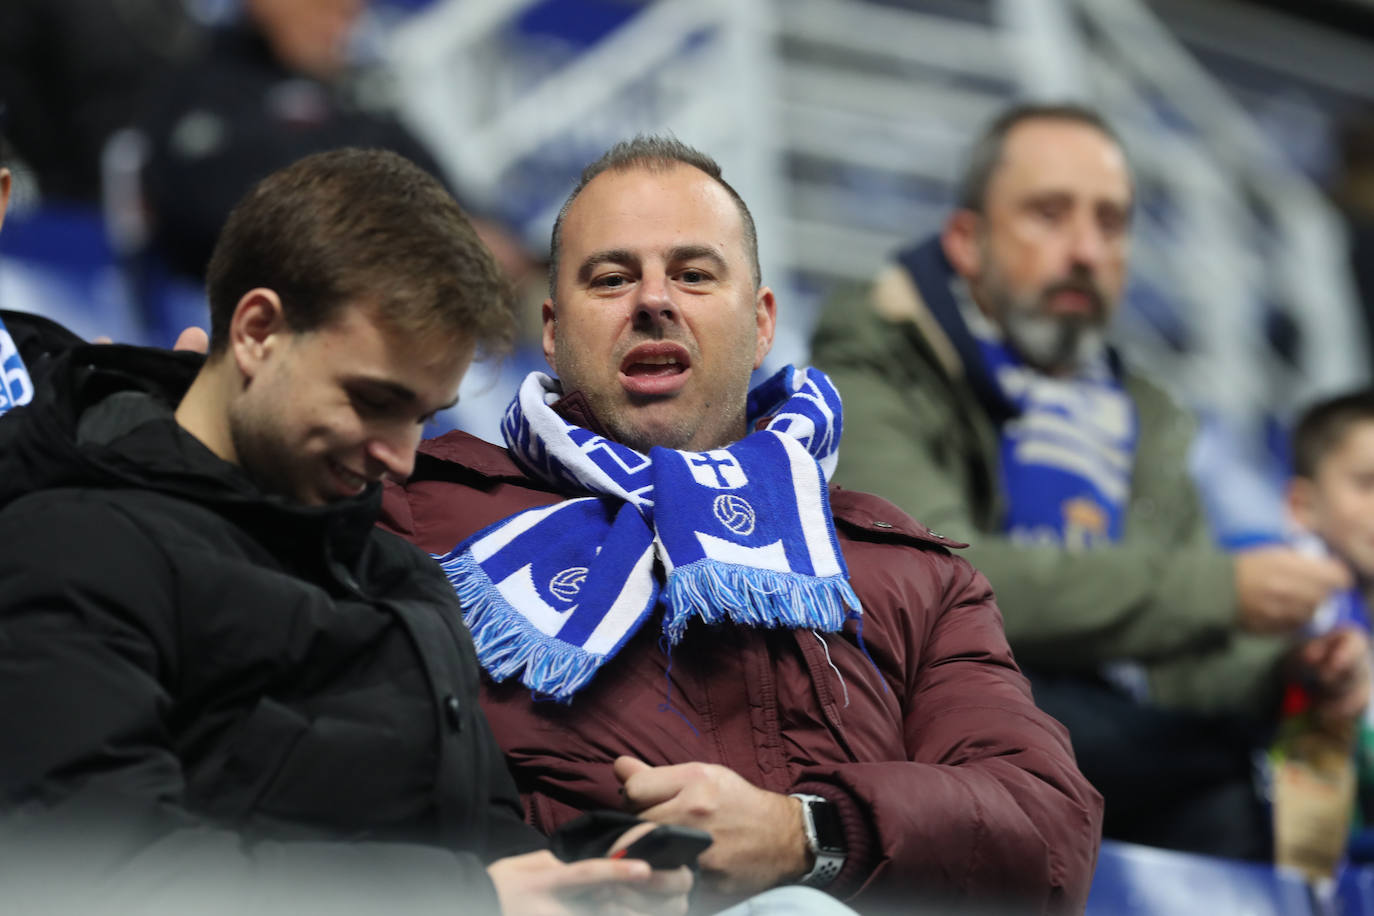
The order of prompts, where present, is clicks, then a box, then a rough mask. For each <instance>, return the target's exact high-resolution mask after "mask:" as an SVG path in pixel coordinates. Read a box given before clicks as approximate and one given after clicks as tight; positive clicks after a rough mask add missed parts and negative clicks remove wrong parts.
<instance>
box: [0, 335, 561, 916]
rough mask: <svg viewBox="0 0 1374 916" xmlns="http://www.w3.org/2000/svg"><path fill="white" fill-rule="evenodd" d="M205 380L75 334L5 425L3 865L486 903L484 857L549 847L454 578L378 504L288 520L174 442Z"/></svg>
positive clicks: (183, 359) (342, 904)
mask: <svg viewBox="0 0 1374 916" xmlns="http://www.w3.org/2000/svg"><path fill="white" fill-rule="evenodd" d="M199 364H200V357H199V356H196V355H194V354H185V353H165V352H161V351H152V350H143V349H139V348H134V347H123V346H89V345H82V346H77V347H75V348H73V349H71V350H69V351H68V352H67V353H66V354H65V355H64V356H62V357H60V358H59V359H58V360H57V361H56V362H55V363H54V364H53V366H52V367H51V371H50V372H49V373H48V384H47V385H45V386H44V387H43V388H42V389H40V391H39V394H38V396H37V398H36V399H35V402H34V403H33V404H32V405H30V406H28V407H23V408H18V409H16V410H14V411H12V412H10V413H9V414H7V415H5V416H4V417H3V418H2V419H0V583H2V584H0V735H3V736H4V737H3V740H0V791H2V794H0V798H2V799H3V805H4V813H5V814H6V815H7V817H6V819H5V825H6V827H7V828H8V829H7V830H6V831H5V834H4V836H0V842H4V841H6V840H8V842H7V843H6V844H5V848H4V849H0V858H3V860H5V861H7V862H12V861H14V859H13V858H12V854H17V853H18V852H21V851H22V852H23V853H24V854H26V855H37V856H38V866H39V867H45V866H52V865H53V864H54V863H55V862H56V863H60V864H61V865H62V869H61V873H62V874H63V875H64V876H66V877H67V878H73V880H75V881H76V882H77V883H78V884H79V883H81V882H83V881H84V882H86V883H87V884H88V890H91V891H92V892H93V893H99V894H100V895H101V899H102V900H103V899H105V896H106V888H107V885H108V884H109V881H110V880H111V877H110V876H111V875H122V876H124V877H123V878H121V879H120V880H118V881H116V882H115V884H114V886H115V887H116V888H117V890H118V893H133V894H137V893H138V890H137V889H140V888H141V889H144V890H147V891H149V892H150V893H151V891H152V889H157V890H158V892H159V893H162V892H165V891H166V890H167V888H169V887H176V886H181V885H184V884H185V882H187V881H191V882H192V884H193V885H194V886H195V887H197V888H199V887H201V886H202V884H204V885H207V886H213V887H215V888H219V889H221V890H222V893H223V894H225V895H228V896H227V898H225V899H229V900H233V901H235V905H232V906H230V907H229V909H230V910H231V911H235V912H244V911H248V910H249V909H261V908H262V906H263V904H264V901H270V900H278V901H280V900H281V899H283V898H282V897H280V896H277V897H274V896H273V891H280V892H281V893H283V894H288V893H296V892H301V893H306V894H307V895H308V898H307V899H308V900H309V901H310V902H311V903H312V904H315V905H318V906H319V907H320V908H321V909H326V908H328V909H330V910H331V912H344V911H348V912H351V911H369V907H370V906H375V910H376V911H382V910H383V909H386V910H388V911H389V910H393V909H395V908H396V907H398V906H400V907H402V908H404V909H405V910H406V911H407V912H427V911H428V910H429V909H430V908H433V909H435V910H438V909H439V908H442V909H443V910H444V911H447V912H453V911H455V907H457V906H459V905H465V906H468V907H471V908H472V909H473V911H476V912H484V911H486V909H494V908H495V905H496V900H495V895H494V889H493V886H492V885H491V883H490V881H489V880H488V879H487V876H486V872H485V864H486V863H487V862H489V861H491V860H493V859H495V858H499V857H501V856H504V855H509V854H513V853H518V852H526V851H530V850H532V849H537V848H541V847H542V845H543V841H542V838H541V837H539V836H538V835H537V834H536V833H535V832H534V831H532V830H530V829H529V828H528V827H527V826H525V825H524V823H523V822H522V820H521V810H520V805H519V799H518V796H517V794H516V791H515V788H514V785H513V783H512V782H511V779H510V776H509V773H508V772H507V771H506V769H505V767H504V764H503V761H502V758H501V754H500V751H499V749H498V748H497V746H496V745H495V743H494V742H493V740H492V737H491V734H490V731H489V729H488V728H487V725H486V723H485V721H484V719H483V717H482V714H481V711H480V707H479V705H478V703H477V688H478V674H477V667H476V659H475V657H474V654H473V649H472V643H471V639H470V637H469V636H468V634H467V631H466V629H465V628H464V627H463V625H462V624H461V622H460V620H459V617H458V610H457V603H456V599H455V598H454V597H453V594H452V591H451V590H450V588H449V586H448V583H447V582H446V580H445V579H444V577H443V575H442V574H441V573H440V572H439V571H438V570H437V568H436V567H435V565H434V564H433V562H432V561H430V560H429V558H427V557H426V556H424V554H422V553H420V552H419V551H417V550H415V549H414V548H412V547H411V546H410V545H408V544H406V543H404V542H403V541H401V540H400V539H399V538H396V537H394V536H392V535H389V534H386V533H384V532H382V531H380V530H378V529H376V528H375V527H374V521H375V518H376V515H377V509H378V502H379V494H378V492H377V488H375V487H374V488H372V489H371V491H370V492H368V493H366V494H364V495H363V496H361V497H359V498H357V499H354V500H347V501H342V502H339V503H334V504H330V505H327V506H321V507H307V506H298V505H294V504H291V503H289V502H287V501H285V500H282V499H280V498H277V497H275V496H268V495H265V494H264V493H263V492H262V491H261V490H260V489H259V488H258V487H257V486H256V485H255V484H254V482H253V481H252V480H251V479H250V478H249V477H248V476H247V475H246V474H245V473H244V472H243V471H242V470H240V469H239V468H238V467H236V466H234V465H232V464H229V463H227V462H225V461H222V460H220V459H219V458H217V457H216V456H215V455H214V454H213V453H211V452H210V451H209V450H208V449H207V448H206V447H205V446H204V445H202V444H201V443H200V442H199V441H198V440H197V439H195V438H194V437H192V436H191V435H189V434H188V433H186V432H185V431H184V430H183V429H182V428H181V427H180V426H179V425H178V424H177V422H176V420H175V418H174V416H173V414H172V409H173V405H175V404H176V403H178V401H179V400H180V398H181V396H182V395H183V394H184V392H185V390H186V388H187V387H188V386H189V384H190V382H191V380H192V378H193V377H194V375H195V373H196V371H197V368H198V366H199ZM35 838H41V841H40V840H36V839H35ZM78 844H80V845H79V848H80V850H81V852H80V854H79V855H77V854H69V849H70V848H71V847H73V846H77V845H78ZM35 850H39V852H37V853H35ZM44 856H48V858H46V859H45V858H44ZM116 865H118V866H121V867H120V868H115V866H116ZM111 869H113V870H111ZM0 871H6V873H7V874H8V875H9V878H8V879H6V878H0V886H4V885H5V883H6V880H14V879H15V878H16V877H18V870H0ZM73 876H74V877H73ZM64 880H65V879H64ZM29 890H33V888H29ZM51 890H53V888H52V887H46V888H44V889H42V890H41V891H40V893H42V892H46V891H51ZM211 896H213V895H211ZM7 899H13V898H12V897H11V898H7ZM21 899H23V898H22V897H21ZM116 899H123V900H125V902H129V901H130V900H133V901H134V902H133V903H131V904H130V905H131V906H132V908H134V909H139V910H140V911H142V908H143V906H144V905H145V904H147V903H148V902H149V901H148V900H143V899H139V898H137V897H134V898H119V897H118V896H117V895H116ZM188 899H191V900H198V899H201V897H200V895H199V894H198V893H192V895H191V896H190V897H189V898H188ZM116 909H117V907H116ZM173 909H174V908H173ZM194 909H196V911H200V910H199V907H195V908H194ZM268 909H269V910H270V909H271V907H268ZM288 909H291V907H285V906H284V907H283V910H284V911H285V910H288Z"/></svg>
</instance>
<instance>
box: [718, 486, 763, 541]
mask: <svg viewBox="0 0 1374 916" xmlns="http://www.w3.org/2000/svg"><path fill="white" fill-rule="evenodd" d="M711 509H712V510H713V511H714V512H715V513H716V518H717V519H718V520H719V521H720V523H721V524H722V525H724V526H725V527H726V528H729V529H730V530H731V531H733V532H734V533H735V534H738V535H740V536H745V535H750V534H753V533H754V507H753V506H751V505H749V501H748V500H746V499H745V498H744V497H742V496H735V495H734V494H733V493H723V494H721V495H720V496H717V497H716V501H715V502H714V503H713V504H712V505H711Z"/></svg>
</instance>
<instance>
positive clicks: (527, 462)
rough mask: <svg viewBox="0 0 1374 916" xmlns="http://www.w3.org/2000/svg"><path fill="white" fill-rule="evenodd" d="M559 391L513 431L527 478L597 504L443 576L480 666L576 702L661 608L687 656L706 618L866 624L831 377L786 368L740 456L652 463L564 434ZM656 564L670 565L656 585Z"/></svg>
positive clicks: (470, 556) (494, 540)
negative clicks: (694, 626) (847, 558)
mask: <svg viewBox="0 0 1374 916" xmlns="http://www.w3.org/2000/svg"><path fill="white" fill-rule="evenodd" d="M559 395H560V392H559V389H558V385H557V383H556V382H554V380H553V379H551V378H549V377H548V376H547V375H544V374H543V373H539V372H535V373H531V374H530V375H529V376H528V377H527V378H526V379H525V381H524V383H522V384H521V386H520V391H519V393H518V394H517V395H516V397H515V400H514V401H513V402H512V403H511V405H510V407H509V408H508V409H507V411H506V416H505V419H504V421H503V422H502V432H503V433H504V435H505V439H506V445H507V447H508V448H509V449H510V451H511V454H512V456H513V457H514V458H515V460H516V462H517V463H518V464H519V465H520V466H521V467H522V468H523V469H524V470H525V472H526V473H528V474H530V475H531V476H533V477H535V478H538V479H540V480H543V481H545V482H547V483H550V484H552V485H554V486H555V487H557V488H558V489H559V490H560V491H562V492H565V493H567V492H571V493H587V494H591V495H590V496H588V497H585V498H579V499H570V500H568V501H566V502H562V503H559V504H557V505H553V506H547V507H543V508H538V509H529V510H526V511H524V512H520V513H517V514H516V515H513V516H511V517H510V518H508V519H505V520H504V521H501V522H498V523H496V524H495V525H492V526H491V527H489V528H487V529H485V530H484V531H480V532H478V533H477V534H475V535H473V536H472V537H470V538H468V539H467V540H466V541H464V542H462V543H461V544H459V545H458V546H456V547H455V548H454V549H453V550H452V551H450V552H449V553H448V554H447V555H445V556H443V557H438V558H437V559H439V562H440V564H441V565H442V566H443V568H444V571H445V572H446V573H447V575H448V578H449V581H450V582H452V583H453V586H454V589H455V591H457V593H458V596H459V598H460V599H461V600H462V603H463V613H464V617H465V619H466V621H467V625H468V628H469V629H470V630H471V631H472V635H473V639H474V641H475V642H476V645H477V656H478V659H479V660H480V661H481V663H482V666H483V667H484V668H485V669H486V671H487V673H488V674H490V675H491V676H492V677H493V678H494V679H496V680H498V681H502V680H505V679H506V678H508V677H511V676H512V675H516V674H519V675H520V676H521V679H522V680H523V682H524V683H525V685H526V686H528V687H530V688H531V689H532V690H534V691H535V692H536V693H538V694H540V695H544V696H549V697H552V698H555V699H558V700H561V701H564V702H567V701H569V700H571V699H572V696H573V694H574V693H576V692H577V691H578V690H579V689H580V688H582V687H583V686H585V685H586V684H587V683H588V682H589V681H590V680H591V679H592V677H593V676H594V675H595V674H596V672H597V670H598V669H599V668H600V667H601V665H602V664H604V663H605V661H606V660H607V659H609V658H611V657H612V656H614V655H615V653H616V652H617V651H619V649H620V648H621V646H623V645H624V644H625V643H626V641H628V640H629V638H630V637H631V636H633V635H634V634H635V632H636V631H637V630H638V629H639V627H640V626H641V625H642V624H643V622H644V621H645V620H646V619H647V618H648V617H649V616H650V614H651V613H652V611H653V609H654V607H655V605H656V604H657V603H658V602H659V601H660V600H661V601H662V602H663V603H664V614H663V632H664V635H665V636H666V637H667V639H668V641H669V644H675V643H677V642H678V641H679V640H680V639H681V638H682V634H683V632H684V631H685V630H686V628H687V625H688V623H689V622H691V621H692V620H693V619H700V620H702V621H704V622H705V623H708V624H713V623H719V622H722V621H724V620H727V619H728V620H731V621H734V622H735V623H739V624H745V625H749V626H765V627H787V628H805V629H813V630H821V631H826V632H836V631H838V630H840V629H841V628H842V627H843V626H844V623H845V621H846V620H847V619H850V618H854V619H858V617H859V614H860V607H859V599H858V596H857V595H855V594H854V590H853V589H852V588H851V587H850V585H849V571H848V569H847V567H846V566H845V562H844V557H843V556H842V555H841V553H840V548H839V542H838V541H837V540H836V537H835V528H834V523H833V521H832V519H831V515H830V500H829V496H828V493H827V486H826V482H827V480H828V479H829V478H830V475H831V474H832V473H833V472H834V469H835V463H836V461H837V459H838V449H839V442H840V433H841V428H842V421H841V408H840V398H839V394H838V392H837V391H836V390H835V387H834V386H833V385H832V384H831V383H830V380H829V379H828V378H826V376H825V374H824V373H822V372H820V371H819V370H816V369H800V370H799V369H794V368H792V367H790V366H789V367H787V368H785V369H783V370H782V371H780V372H778V373H777V374H776V375H774V376H773V377H772V378H770V379H768V380H767V381H766V382H764V383H763V384H761V385H759V386H758V387H757V388H755V389H754V390H753V391H752V392H750V395H749V402H748V421H749V428H751V429H752V428H753V427H754V425H755V423H756V422H757V421H758V420H759V419H760V418H764V417H771V419H768V420H767V423H766V424H765V426H764V428H763V429H761V430H759V431H758V432H754V433H752V434H750V435H747V436H745V437H744V438H743V439H741V440H739V441H738V442H736V443H734V444H733V445H730V446H729V447H727V448H721V449H714V450H712V451H708V452H685V451H676V450H672V449H666V448H657V447H656V448H653V449H651V450H650V452H649V454H648V455H647V456H646V455H643V454H641V453H639V452H637V451H634V450H633V449H630V448H628V447H627V446H624V445H621V444H620V443H617V442H612V441H610V440H609V439H605V438H603V437H601V436H598V435H596V434H595V433H593V432H591V431H590V430H587V429H584V428H582V427H579V426H575V425H573V424H572V423H569V422H567V421H566V420H564V419H563V418H561V417H560V416H558V414H557V413H555V412H554V411H553V409H552V408H551V407H550V405H551V404H552V403H553V402H554V401H556V400H557V399H558V397H559ZM655 561H657V563H658V564H661V568H662V570H663V576H664V579H665V581H660V579H659V578H658V574H657V572H656V568H655Z"/></svg>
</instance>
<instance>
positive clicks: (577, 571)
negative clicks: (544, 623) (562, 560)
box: [549, 566, 587, 604]
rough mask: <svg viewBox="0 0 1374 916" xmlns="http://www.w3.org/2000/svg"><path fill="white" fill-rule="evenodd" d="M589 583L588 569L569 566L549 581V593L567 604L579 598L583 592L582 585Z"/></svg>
mask: <svg viewBox="0 0 1374 916" xmlns="http://www.w3.org/2000/svg"><path fill="white" fill-rule="evenodd" d="M586 581H587V567H585V566H569V567H568V568H567V569H565V570H563V571H562V572H561V573H559V574H558V575H556V576H554V577H553V578H552V579H550V580H549V592H550V593H551V594H552V595H553V596H554V597H555V598H557V599H558V600H559V601H562V602H564V603H565V604H566V603H568V602H571V601H572V600H573V599H574V598H576V597H577V593H578V592H580V591H582V583H583V582H586Z"/></svg>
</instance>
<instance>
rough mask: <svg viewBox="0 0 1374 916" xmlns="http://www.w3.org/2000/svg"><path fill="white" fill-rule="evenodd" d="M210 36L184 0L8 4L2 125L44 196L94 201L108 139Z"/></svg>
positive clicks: (2, 21)
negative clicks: (156, 87)
mask: <svg viewBox="0 0 1374 916" xmlns="http://www.w3.org/2000/svg"><path fill="white" fill-rule="evenodd" d="M203 39H204V35H203V30H202V29H201V27H200V26H199V25H198V24H197V23H196V22H195V21H194V20H192V19H191V18H190V17H189V16H188V15H187V14H186V10H185V6H184V3H183V0H118V2H114V3H112V2H110V0H6V2H5V4H4V12H3V17H2V18H0V99H4V101H5V131H6V133H7V134H8V135H9V138H10V140H11V141H12V142H13V144H14V147H15V150H16V151H17V153H18V155H19V156H20V157H22V159H23V161H24V164H25V165H26V166H28V168H29V169H31V170H32V173H33V177H34V178H35V179H36V182H37V185H38V190H39V192H40V193H41V194H42V196H43V197H44V198H46V199H51V200H54V201H65V202H72V201H75V202H80V203H84V204H88V205H90V204H97V203H98V202H99V201H100V157H101V151H102V149H103V147H104V145H105V141H106V140H107V139H108V138H109V136H110V134H111V133H113V132H114V131H116V130H118V129H119V128H121V127H125V126H127V125H128V124H130V123H131V122H133V121H134V119H135V118H136V117H137V115H138V112H139V110H140V107H141V105H142V104H143V100H144V98H145V96H146V95H147V93H148V92H149V91H150V90H152V88H153V87H154V86H155V85H156V84H157V83H158V82H159V81H160V79H161V78H162V76H163V74H164V73H165V71H166V70H167V69H168V68H170V67H172V66H174V65H175V64H177V63H178V62H180V61H184V60H187V59H189V58H191V57H192V56H193V55H194V54H195V53H196V52H197V51H198V50H199V49H200V48H201V46H202V44H203Z"/></svg>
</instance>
